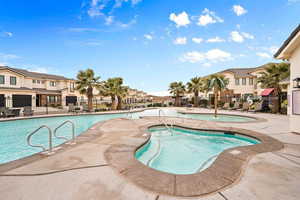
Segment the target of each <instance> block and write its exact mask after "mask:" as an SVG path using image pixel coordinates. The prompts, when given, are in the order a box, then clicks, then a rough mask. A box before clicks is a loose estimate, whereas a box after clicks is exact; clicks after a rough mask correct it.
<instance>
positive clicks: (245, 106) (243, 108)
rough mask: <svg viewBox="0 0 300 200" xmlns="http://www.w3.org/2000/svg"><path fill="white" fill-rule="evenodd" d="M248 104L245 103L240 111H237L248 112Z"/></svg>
mask: <svg viewBox="0 0 300 200" xmlns="http://www.w3.org/2000/svg"><path fill="white" fill-rule="evenodd" d="M249 107H250V105H249V103H247V102H245V103H243V107H242V108H241V109H237V110H238V111H248V110H249Z"/></svg>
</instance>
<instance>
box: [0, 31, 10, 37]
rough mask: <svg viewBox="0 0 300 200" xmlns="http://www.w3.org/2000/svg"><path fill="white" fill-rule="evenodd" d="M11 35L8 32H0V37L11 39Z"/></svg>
mask: <svg viewBox="0 0 300 200" xmlns="http://www.w3.org/2000/svg"><path fill="white" fill-rule="evenodd" d="M12 36H13V33H12V32H8V31H2V32H1V31H0V37H12Z"/></svg>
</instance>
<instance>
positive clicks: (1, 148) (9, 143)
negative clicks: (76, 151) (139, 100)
mask: <svg viewBox="0 0 300 200" xmlns="http://www.w3.org/2000/svg"><path fill="white" fill-rule="evenodd" d="M119 117H126V114H107V115H80V116H65V117H49V118H36V119H26V120H13V121H6V122H0V163H6V162H9V161H12V160H16V159H19V158H23V157H26V156H29V155H32V154H35V153H38V152H40V151H41V148H34V147H30V146H28V145H27V141H26V138H27V136H28V134H30V133H31V132H32V131H34V130H35V129H37V128H38V127H40V126H41V125H47V126H49V127H50V128H51V130H52V131H53V130H54V129H55V128H56V127H57V126H59V125H60V124H62V123H63V122H64V121H66V120H70V121H72V122H74V124H75V134H76V135H79V134H81V133H82V132H84V131H86V130H87V129H89V128H90V127H91V126H92V125H94V124H95V123H97V122H99V121H104V120H109V119H113V118H119ZM56 134H57V135H58V136H65V137H67V138H70V139H71V135H72V129H71V125H70V124H66V125H65V126H63V127H61V128H60V129H58V131H57V133H56ZM64 142H65V140H62V139H56V138H55V139H53V146H57V145H60V144H62V143H64ZM32 144H38V145H39V144H43V145H45V146H46V147H47V148H48V130H46V129H42V130H40V131H39V132H38V133H37V134H35V135H33V137H32Z"/></svg>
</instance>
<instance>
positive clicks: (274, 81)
mask: <svg viewBox="0 0 300 200" xmlns="http://www.w3.org/2000/svg"><path fill="white" fill-rule="evenodd" d="M289 76H290V65H289V64H288V63H272V64H270V65H269V66H268V67H267V68H266V71H265V72H261V73H260V77H258V78H257V82H258V83H260V84H261V86H262V87H263V88H274V92H275V94H276V95H277V96H278V102H277V105H276V106H275V109H276V111H280V110H281V91H282V85H281V84H280V81H281V80H283V79H285V78H287V77H289Z"/></svg>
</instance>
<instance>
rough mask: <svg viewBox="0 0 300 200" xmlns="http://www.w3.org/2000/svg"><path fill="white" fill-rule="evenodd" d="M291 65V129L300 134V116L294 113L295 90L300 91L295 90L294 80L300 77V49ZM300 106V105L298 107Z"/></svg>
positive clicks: (295, 53)
mask: <svg viewBox="0 0 300 200" xmlns="http://www.w3.org/2000/svg"><path fill="white" fill-rule="evenodd" d="M290 63H291V82H290V85H291V87H290V88H289V95H290V104H289V106H290V108H289V114H290V129H291V131H293V132H298V133H300V115H294V114H293V113H292V105H293V104H294V103H295V102H293V101H292V92H293V91H294V90H300V89H299V88H298V89H296V88H293V80H294V79H295V78H297V77H300V47H298V48H297V49H296V51H294V53H293V54H292V56H291V58H290ZM298 106H300V105H298Z"/></svg>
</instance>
